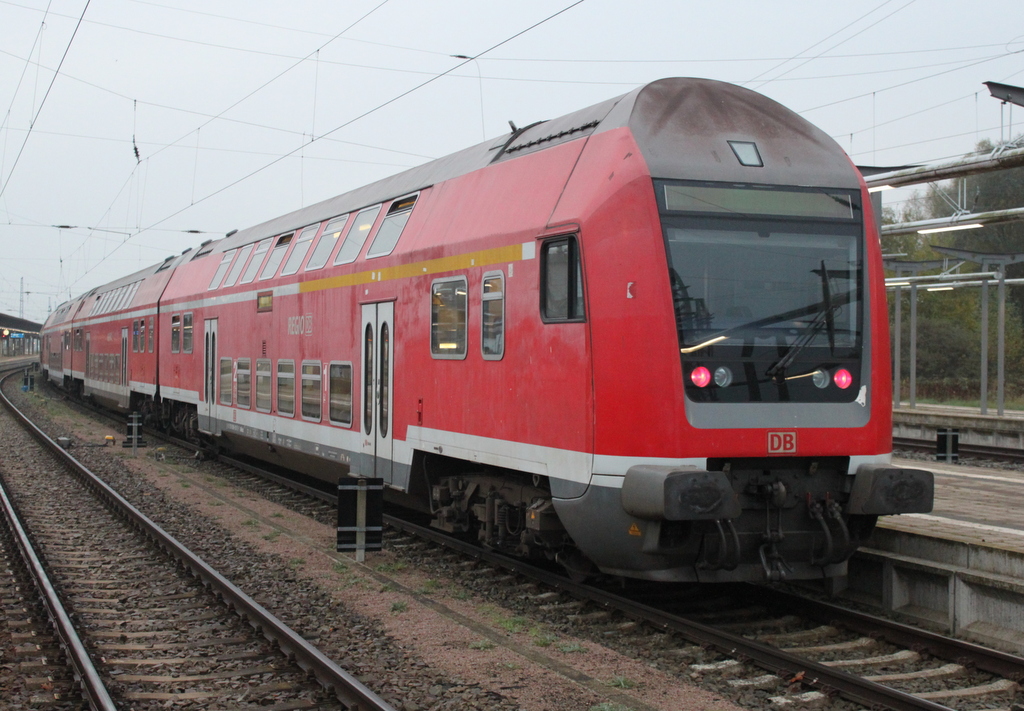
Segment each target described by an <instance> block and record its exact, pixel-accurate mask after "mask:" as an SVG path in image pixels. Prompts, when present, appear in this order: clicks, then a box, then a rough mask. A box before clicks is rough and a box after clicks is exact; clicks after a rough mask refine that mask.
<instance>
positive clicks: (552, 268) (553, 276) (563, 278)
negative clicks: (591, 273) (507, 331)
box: [540, 237, 584, 322]
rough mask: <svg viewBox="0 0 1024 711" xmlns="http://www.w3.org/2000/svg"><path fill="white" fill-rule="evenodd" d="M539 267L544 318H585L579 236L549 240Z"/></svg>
mask: <svg viewBox="0 0 1024 711" xmlns="http://www.w3.org/2000/svg"><path fill="white" fill-rule="evenodd" d="M540 270H541V285H542V289H541V315H542V316H543V320H544V321H545V322H550V321H582V320H583V317H584V313H583V270H582V268H581V266H580V258H579V249H578V247H577V244H576V238H575V237H566V238H563V239H557V240H552V241H550V242H546V243H545V244H544V246H543V248H542V249H541V264H540Z"/></svg>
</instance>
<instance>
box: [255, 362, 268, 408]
mask: <svg viewBox="0 0 1024 711" xmlns="http://www.w3.org/2000/svg"><path fill="white" fill-rule="evenodd" d="M256 409H257V410H259V411H260V412H270V359H269V358H259V359H257V360H256Z"/></svg>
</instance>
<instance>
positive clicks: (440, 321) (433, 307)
mask: <svg viewBox="0 0 1024 711" xmlns="http://www.w3.org/2000/svg"><path fill="white" fill-rule="evenodd" d="M467 312H468V300H467V290H466V278H465V277H455V278H449V279H438V280H437V281H435V282H434V283H433V284H431V286H430V353H431V355H433V356H434V358H449V359H458V360H461V359H464V358H465V357H466V321H467Z"/></svg>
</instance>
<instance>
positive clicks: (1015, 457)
mask: <svg viewBox="0 0 1024 711" xmlns="http://www.w3.org/2000/svg"><path fill="white" fill-rule="evenodd" d="M892 443H893V444H894V445H895V446H897V447H904V448H906V449H913V450H914V451H918V452H933V453H934V452H935V440H932V439H914V438H913V437H893V438H892ZM958 453H959V454H960V456H961V457H963V456H968V457H987V458H990V459H994V460H997V461H1007V462H1020V461H1024V450H1022V449H1015V448H1013V447H993V446H991V445H985V444H964V443H963V442H960V443H959V445H958ZM939 461H941V460H939Z"/></svg>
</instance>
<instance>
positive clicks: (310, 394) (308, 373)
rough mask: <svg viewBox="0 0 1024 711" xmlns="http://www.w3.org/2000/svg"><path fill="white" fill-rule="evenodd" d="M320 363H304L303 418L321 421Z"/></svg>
mask: <svg viewBox="0 0 1024 711" xmlns="http://www.w3.org/2000/svg"><path fill="white" fill-rule="evenodd" d="M320 400H321V398H320V364H319V363H303V364H302V418H303V419H304V420H316V421H317V422H319V421H320Z"/></svg>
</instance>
